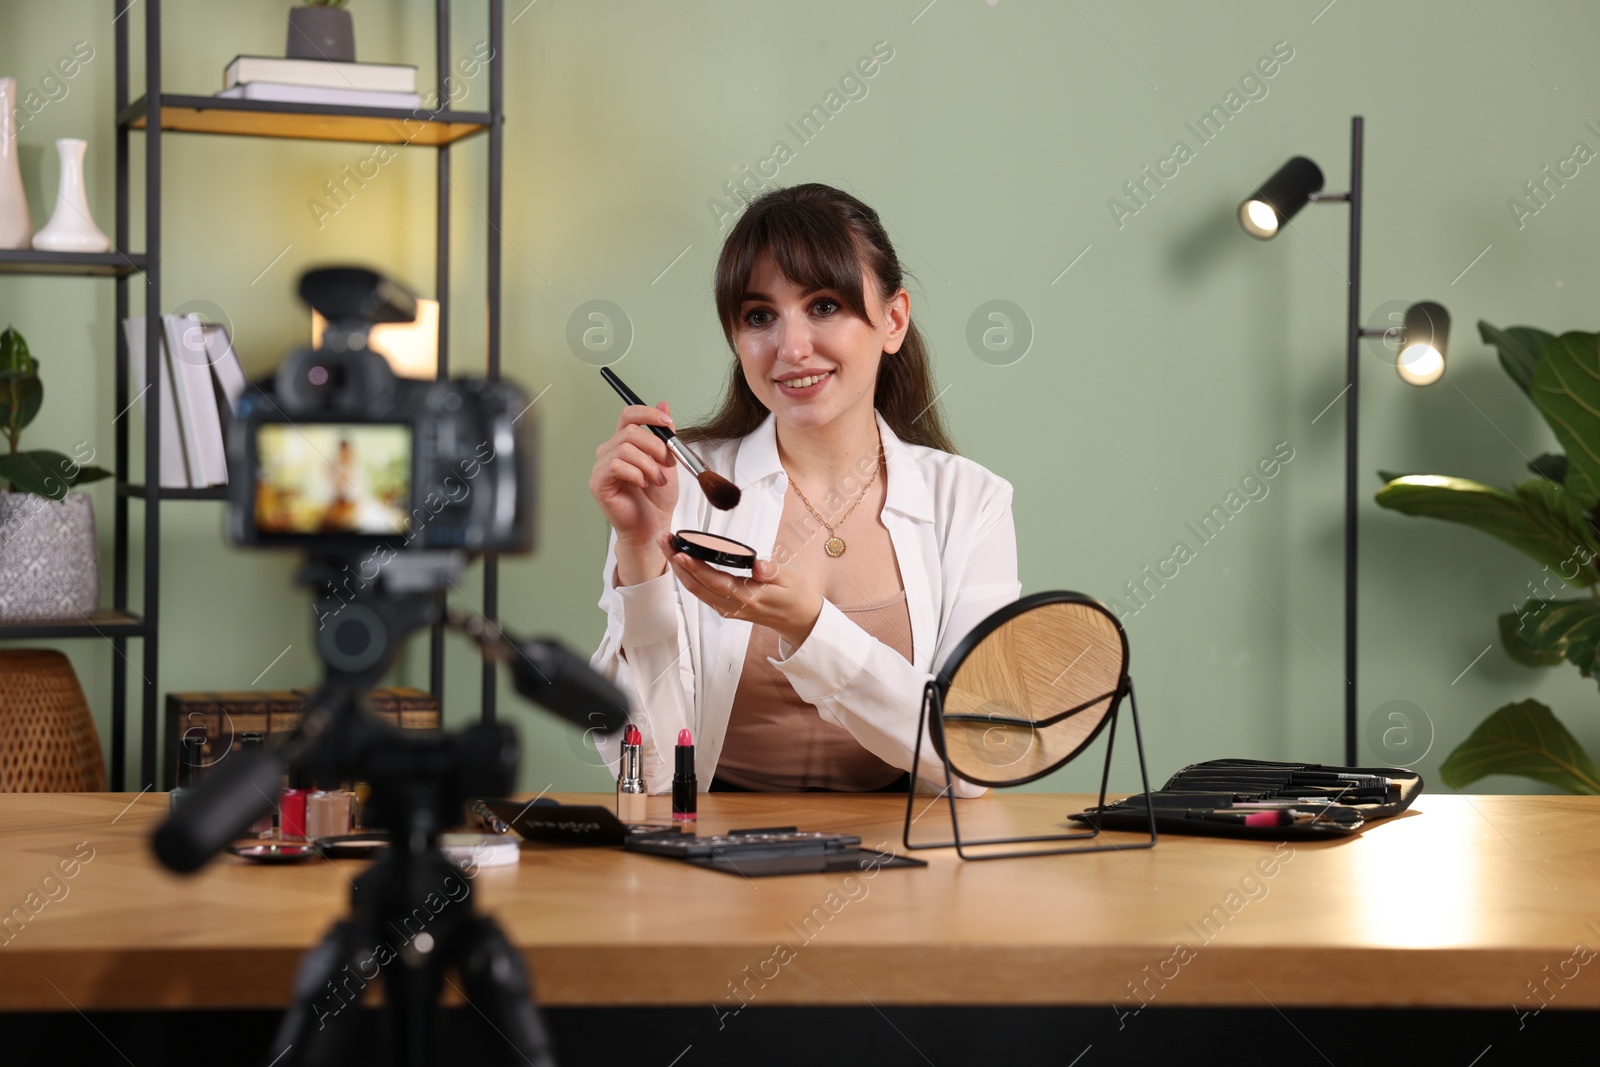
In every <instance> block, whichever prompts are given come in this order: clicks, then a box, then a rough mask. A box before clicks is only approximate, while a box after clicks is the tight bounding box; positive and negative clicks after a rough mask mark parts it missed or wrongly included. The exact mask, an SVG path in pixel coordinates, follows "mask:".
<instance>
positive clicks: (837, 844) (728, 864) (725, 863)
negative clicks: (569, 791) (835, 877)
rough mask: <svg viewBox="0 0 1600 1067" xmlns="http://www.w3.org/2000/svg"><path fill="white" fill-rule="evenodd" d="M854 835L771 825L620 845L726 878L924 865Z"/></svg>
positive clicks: (641, 839)
mask: <svg viewBox="0 0 1600 1067" xmlns="http://www.w3.org/2000/svg"><path fill="white" fill-rule="evenodd" d="M860 844H861V838H859V837H857V836H856V835H854V834H829V833H819V832H816V831H811V830H800V829H797V828H795V827H793V826H772V827H766V828H763V829H755V830H730V831H728V832H727V833H726V834H713V835H708V836H706V837H700V836H697V835H694V834H676V835H674V834H667V835H665V836H655V837H630V838H628V839H627V840H626V841H624V842H623V843H622V847H623V848H624V849H626V850H627V851H629V852H648V853H650V854H652V855H655V856H667V857H669V858H671V859H676V860H682V861H684V862H685V863H689V864H693V865H694V866H696V867H707V868H710V869H711V870H714V871H723V872H725V873H728V874H741V875H744V876H745V877H746V878H758V877H761V876H762V875H771V874H816V873H820V872H832V871H865V870H867V869H869V868H877V867H926V866H927V863H926V862H924V861H922V860H916V859H910V858H908V857H906V856H898V855H895V854H893V853H882V852H875V851H873V850H871V849H864V848H860V847H859V846H860Z"/></svg>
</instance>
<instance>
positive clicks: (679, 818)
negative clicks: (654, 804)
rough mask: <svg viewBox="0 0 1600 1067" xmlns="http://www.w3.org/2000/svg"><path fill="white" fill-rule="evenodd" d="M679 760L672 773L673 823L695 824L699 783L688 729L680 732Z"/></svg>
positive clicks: (691, 739)
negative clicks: (696, 777)
mask: <svg viewBox="0 0 1600 1067" xmlns="http://www.w3.org/2000/svg"><path fill="white" fill-rule="evenodd" d="M677 760H678V761H677V763H676V764H675V765H674V768H673V773H672V821H673V822H695V821H696V819H697V818H698V816H697V815H696V812H695V804H696V796H695V795H696V793H698V792H699V783H698V782H696V781H695V777H694V738H693V737H692V736H690V734H689V731H688V729H687V728H685V729H682V730H679V731H678V752H677Z"/></svg>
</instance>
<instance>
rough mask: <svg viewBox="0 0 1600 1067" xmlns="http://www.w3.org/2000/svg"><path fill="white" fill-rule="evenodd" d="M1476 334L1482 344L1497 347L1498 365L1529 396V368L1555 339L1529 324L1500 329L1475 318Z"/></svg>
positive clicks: (1534, 365)
mask: <svg viewBox="0 0 1600 1067" xmlns="http://www.w3.org/2000/svg"><path fill="white" fill-rule="evenodd" d="M1478 336H1480V337H1482V338H1483V343H1484V344H1486V345H1494V346H1495V348H1497V349H1499V350H1500V365H1501V366H1502V367H1504V368H1505V370H1506V373H1507V374H1509V375H1511V380H1512V381H1514V382H1516V383H1517V385H1518V387H1520V388H1521V389H1522V391H1523V392H1524V393H1527V394H1528V395H1529V396H1532V395H1533V371H1534V368H1535V367H1536V366H1537V365H1538V363H1539V353H1541V352H1543V351H1544V346H1545V345H1547V344H1549V343H1550V342H1551V341H1554V340H1555V336H1554V335H1553V334H1548V333H1545V332H1544V331H1543V330H1540V329H1537V328H1536V327H1533V326H1511V327H1509V328H1507V329H1504V330H1502V329H1500V328H1498V327H1495V326H1490V325H1489V324H1488V323H1487V322H1484V321H1483V320H1482V319H1479V320H1478Z"/></svg>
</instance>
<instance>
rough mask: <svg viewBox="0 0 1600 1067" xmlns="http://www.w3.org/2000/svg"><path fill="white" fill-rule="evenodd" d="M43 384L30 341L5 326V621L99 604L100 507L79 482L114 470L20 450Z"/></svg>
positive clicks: (1, 514)
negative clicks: (96, 508) (95, 507)
mask: <svg viewBox="0 0 1600 1067" xmlns="http://www.w3.org/2000/svg"><path fill="white" fill-rule="evenodd" d="M43 403H44V384H43V383H42V382H40V380H39V361H38V360H37V359H34V358H33V355H32V354H31V353H30V352H29V351H28V342H27V341H25V340H23V338H22V335H21V334H20V333H18V332H17V331H16V330H14V329H11V328H10V327H7V329H6V331H5V332H4V333H0V431H3V432H4V433H5V435H6V440H7V443H8V445H9V449H8V451H7V453H6V454H5V455H0V482H3V483H5V484H6V486H7V491H6V492H3V493H0V620H6V621H13V622H14V621H22V620H45V619H73V618H80V617H83V616H87V615H89V614H90V613H92V612H93V611H94V610H95V609H96V608H98V607H99V605H100V553H99V548H98V546H97V544H96V542H95V536H94V511H93V509H92V508H91V507H90V500H89V497H88V494H86V493H72V492H69V491H68V490H70V489H72V487H73V486H77V485H83V484H85V483H87V482H93V481H98V480H99V479H101V478H105V477H108V476H109V474H110V472H109V471H105V470H102V469H100V468H99V467H87V466H84V465H83V464H82V462H80V460H81V459H82V458H87V457H80V459H73V458H72V457H69V456H65V455H62V454H61V453H60V452H52V451H49V450H47V449H38V450H35V451H32V452H22V451H19V450H18V445H19V444H20V443H21V438H22V429H23V427H25V426H27V425H28V424H29V423H30V422H32V421H33V419H34V416H36V415H38V414H39V408H40V407H41V406H42V405H43Z"/></svg>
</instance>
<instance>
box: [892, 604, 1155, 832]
mask: <svg viewBox="0 0 1600 1067" xmlns="http://www.w3.org/2000/svg"><path fill="white" fill-rule="evenodd" d="M1124 695H1126V696H1127V697H1128V698H1129V704H1130V708H1131V710H1132V715H1133V725H1134V735H1135V741H1136V743H1137V747H1138V749H1139V772H1140V775H1141V776H1142V778H1143V780H1144V788H1145V792H1146V794H1148V793H1149V791H1150V783H1149V776H1148V774H1146V772H1145V764H1144V745H1143V740H1142V738H1140V737H1139V718H1138V708H1137V705H1136V704H1134V702H1133V699H1132V698H1133V682H1132V679H1130V678H1129V677H1128V637H1127V634H1126V632H1124V630H1123V629H1122V625H1121V623H1119V622H1118V621H1117V619H1116V616H1115V615H1113V614H1112V613H1111V611H1110V610H1109V609H1108V608H1107V607H1106V606H1105V605H1104V604H1102V603H1100V602H1099V601H1098V600H1095V599H1094V598H1093V597H1088V596H1084V595H1083V594H1081V593H1071V592H1050V593H1036V594H1034V595H1032V596H1028V597H1024V598H1023V599H1021V600H1018V601H1016V602H1015V603H1012V604H1007V605H1006V606H1005V607H1003V608H1001V609H1000V610H998V611H996V612H995V613H994V614H992V615H990V616H989V617H988V618H987V619H984V620H983V621H982V622H981V623H979V624H978V625H977V626H975V627H974V628H973V630H972V632H971V633H969V634H968V635H967V636H966V637H965V638H964V639H963V640H962V641H961V643H960V644H959V645H957V646H956V648H955V650H954V651H952V652H951V653H950V656H949V658H948V659H946V661H945V663H944V667H943V668H942V669H941V670H940V672H939V674H938V675H937V676H936V677H935V678H934V679H933V680H931V681H930V682H928V684H927V686H926V687H925V689H924V692H923V705H924V715H923V720H922V722H920V723H919V725H918V736H917V749H918V757H917V759H920V755H921V747H922V737H921V730H922V727H923V726H924V725H926V727H927V729H928V731H929V734H930V737H931V739H932V742H933V749H934V751H935V752H936V753H938V755H939V757H940V759H941V760H943V762H944V769H945V775H946V778H945V781H946V782H947V783H948V782H949V780H950V776H952V775H953V776H955V777H959V778H963V779H965V780H966V781H968V782H972V783H975V784H977V785H984V786H990V787H1003V786H1015V785H1022V784H1023V783H1025V782H1031V781H1034V780H1035V779H1038V778H1042V777H1044V776H1045V775H1047V774H1050V773H1051V772H1053V771H1056V770H1058V769H1060V768H1061V767H1062V766H1064V765H1065V764H1066V763H1068V762H1069V761H1070V760H1072V759H1073V758H1074V757H1075V756H1077V755H1078V754H1079V753H1080V752H1082V751H1083V750H1084V749H1085V748H1087V747H1088V746H1089V745H1090V744H1091V743H1092V742H1093V741H1094V740H1095V738H1096V737H1098V736H1099V735H1100V732H1101V731H1102V730H1103V729H1105V728H1106V726H1107V725H1108V724H1109V725H1110V727H1111V735H1110V741H1109V742H1108V744H1107V746H1106V763H1105V769H1104V771H1103V772H1102V775H1101V781H1100V803H1101V805H1104V804H1105V791H1106V781H1107V778H1108V776H1109V773H1110V770H1111V753H1112V748H1113V747H1114V745H1115V744H1116V718H1117V710H1118V705H1119V704H1120V702H1121V700H1122V697H1123V696H1124ZM917 769H918V768H917V764H916V762H913V766H912V778H913V780H915V779H916V775H917ZM947 795H948V796H949V797H950V819H951V826H952V828H953V829H954V831H955V839H954V840H953V841H950V842H945V843H944V844H945V845H952V844H953V845H954V846H955V847H956V848H957V850H958V851H959V850H961V848H962V846H963V842H962V840H961V837H960V829H959V823H958V822H957V816H956V801H955V797H954V793H953V792H948V793H947ZM909 811H910V808H909V804H908V808H907V812H908V815H907V823H906V847H908V848H938V847H942V846H941V845H933V844H923V845H912V844H911V842H910V839H909V835H910V822H911V820H910V815H909ZM1098 833H1099V827H1098V825H1097V824H1093V823H1091V824H1090V829H1089V830H1087V831H1080V832H1075V833H1071V834H1057V835H1048V836H1043V837H1027V838H1007V839H1001V840H989V841H971V840H969V841H967V842H965V844H967V845H979V844H990V845H994V844H1002V843H1014V842H1022V841H1034V842H1041V841H1063V840H1071V839H1075V838H1082V837H1093V836H1095V835H1097V834H1098ZM1150 834H1151V836H1150V841H1149V842H1148V843H1147V844H1145V845H1143V846H1141V845H1137V844H1136V845H1132V846H1120V847H1135V848H1137V847H1148V845H1150V844H1154V843H1155V826H1154V822H1153V821H1152V825H1151V828H1150ZM1100 847H1113V846H1100ZM1091 850H1092V849H1086V848H1081V847H1080V848H1070V849H1054V850H1046V851H1045V852H1038V851H1032V852H1020V853H1019V852H1005V853H992V854H988V855H983V856H973V857H967V856H966V855H965V853H963V857H964V858H974V859H993V858H997V857H998V856H1002V855H1013V856H1014V855H1044V854H1049V853H1051V852H1077V851H1091Z"/></svg>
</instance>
